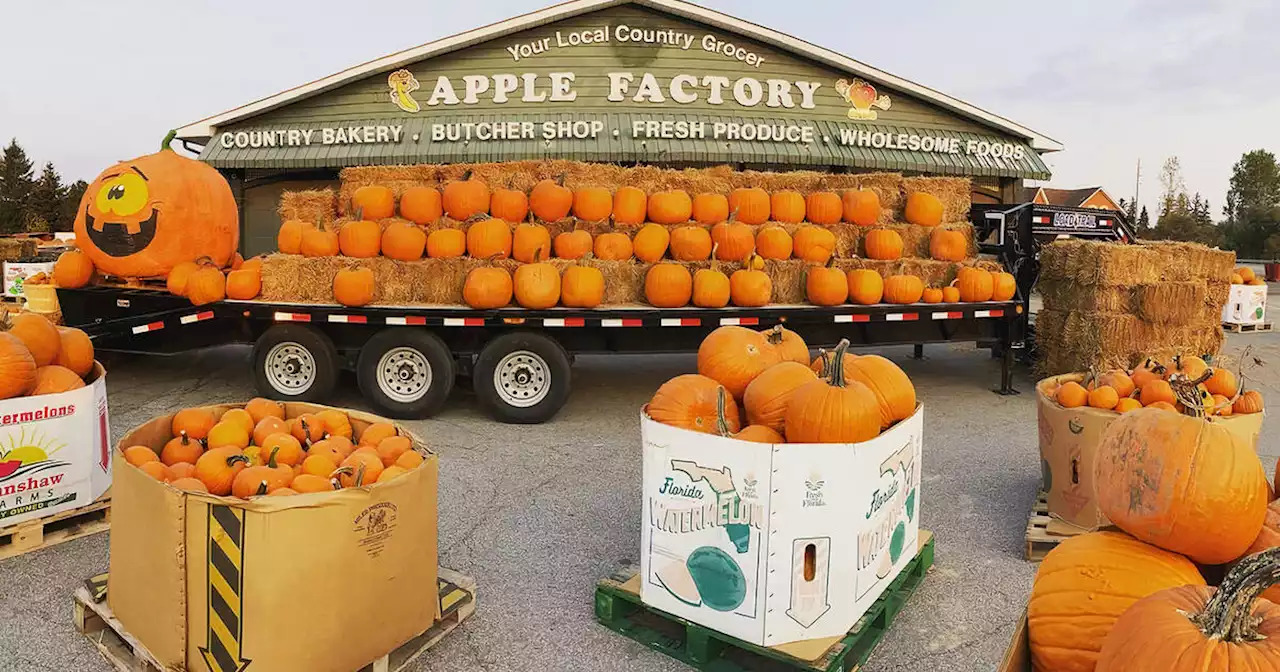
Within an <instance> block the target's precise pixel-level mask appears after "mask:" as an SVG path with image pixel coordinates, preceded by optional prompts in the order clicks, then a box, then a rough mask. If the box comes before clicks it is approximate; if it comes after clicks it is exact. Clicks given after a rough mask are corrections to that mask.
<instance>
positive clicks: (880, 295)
mask: <svg viewBox="0 0 1280 672" xmlns="http://www.w3.org/2000/svg"><path fill="white" fill-rule="evenodd" d="M921 294H922V295H923V294H924V292H923V291H921ZM883 299H884V276H882V275H880V274H879V273H877V272H875V271H873V270H870V269H866V268H858V269H854V270H852V271H849V300H850V301H852V302H853V303H856V304H859V305H863V306H870V305H873V304H876V303H880V301H881V300H883Z"/></svg>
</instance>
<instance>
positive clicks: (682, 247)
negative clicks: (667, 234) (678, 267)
mask: <svg viewBox="0 0 1280 672" xmlns="http://www.w3.org/2000/svg"><path fill="white" fill-rule="evenodd" d="M714 245H715V243H714V242H713V241H712V240H711V234H710V233H709V232H708V231H707V230H706V229H704V228H702V227H701V226H681V227H677V228H675V229H673V230H672V231H671V243H670V249H671V258H672V259H675V260H677V261H705V260H706V259H709V258H711V250H712V248H713V246H714Z"/></svg>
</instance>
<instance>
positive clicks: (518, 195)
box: [489, 188, 529, 224]
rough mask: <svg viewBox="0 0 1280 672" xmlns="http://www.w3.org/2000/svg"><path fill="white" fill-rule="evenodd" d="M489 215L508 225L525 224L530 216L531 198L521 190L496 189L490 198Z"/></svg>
mask: <svg viewBox="0 0 1280 672" xmlns="http://www.w3.org/2000/svg"><path fill="white" fill-rule="evenodd" d="M489 214H490V215H492V216H493V217H495V218H497V219H501V220H503V221H505V222H507V223H508V224H516V223H518V222H523V221H524V220H525V218H526V217H528V216H529V197H528V196H527V195H526V194H525V193H524V192H523V191H520V190H519V189H510V188H507V189H495V190H494V192H493V195H492V196H490V197H489Z"/></svg>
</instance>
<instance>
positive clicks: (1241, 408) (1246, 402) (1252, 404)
mask: <svg viewBox="0 0 1280 672" xmlns="http://www.w3.org/2000/svg"><path fill="white" fill-rule="evenodd" d="M1262 408H1263V405H1262V393H1261V392H1259V391H1257V390H1249V391H1248V392H1244V393H1242V394H1241V395H1240V398H1238V399H1236V402H1235V405H1234V406H1232V407H1231V410H1232V412H1233V413H1245V414H1247V413H1261V412H1262Z"/></svg>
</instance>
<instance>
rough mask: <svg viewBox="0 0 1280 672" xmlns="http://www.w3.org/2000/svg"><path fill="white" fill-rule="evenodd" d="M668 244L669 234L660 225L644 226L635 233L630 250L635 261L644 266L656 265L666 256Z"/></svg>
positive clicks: (669, 240)
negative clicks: (642, 263) (643, 263)
mask: <svg viewBox="0 0 1280 672" xmlns="http://www.w3.org/2000/svg"><path fill="white" fill-rule="evenodd" d="M670 244H671V232H670V231H668V230H667V227H665V226H663V225H661V224H646V225H645V226H644V228H642V229H640V230H639V231H637V232H636V237H635V240H633V241H632V248H633V252H634V254H635V255H636V259H639V260H640V261H643V262H645V263H646V264H656V263H658V262H659V261H661V260H662V258H663V257H664V256H666V254H667V247H668V246H669V245H670Z"/></svg>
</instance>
